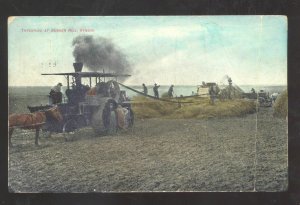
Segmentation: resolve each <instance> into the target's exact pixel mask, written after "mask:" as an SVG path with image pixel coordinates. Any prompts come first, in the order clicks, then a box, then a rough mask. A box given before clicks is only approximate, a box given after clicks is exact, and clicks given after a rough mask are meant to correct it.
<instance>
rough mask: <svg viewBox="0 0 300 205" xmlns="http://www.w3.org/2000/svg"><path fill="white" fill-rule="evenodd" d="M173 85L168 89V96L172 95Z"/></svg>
mask: <svg viewBox="0 0 300 205" xmlns="http://www.w3.org/2000/svg"><path fill="white" fill-rule="evenodd" d="M173 87H174V85H171V87H170V88H169V90H168V96H169V98H172V97H173V93H174V90H173Z"/></svg>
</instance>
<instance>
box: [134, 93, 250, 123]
mask: <svg viewBox="0 0 300 205" xmlns="http://www.w3.org/2000/svg"><path fill="white" fill-rule="evenodd" d="M174 101H175V102H176V100H175V99H174ZM182 101H184V102H192V103H190V104H181V106H180V105H179V104H180V103H171V102H163V101H158V100H154V99H149V98H145V97H143V96H138V97H135V98H133V102H132V109H133V111H134V113H135V116H136V117H137V118H142V119H143V118H168V119H189V118H197V119H204V118H212V117H233V116H242V115H245V114H249V113H254V112H255V110H256V104H255V102H253V101H246V100H241V99H234V100H228V101H222V102H221V101H217V102H216V103H215V105H211V104H210V102H209V99H208V98H197V97H195V98H186V99H182ZM179 102H180V100H179Z"/></svg>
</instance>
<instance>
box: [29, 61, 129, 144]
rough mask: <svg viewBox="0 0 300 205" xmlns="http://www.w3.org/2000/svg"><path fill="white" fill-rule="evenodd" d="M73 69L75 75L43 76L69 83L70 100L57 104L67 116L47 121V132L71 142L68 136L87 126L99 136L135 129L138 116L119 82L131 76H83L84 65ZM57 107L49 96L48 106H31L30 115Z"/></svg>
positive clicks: (78, 64)
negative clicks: (60, 78) (60, 77)
mask: <svg viewBox="0 0 300 205" xmlns="http://www.w3.org/2000/svg"><path fill="white" fill-rule="evenodd" d="M73 66H74V69H75V72H70V73H47V74H42V75H51V76H65V77H66V80H67V89H66V91H65V96H66V98H65V99H64V100H62V102H59V103H55V106H58V108H59V110H60V112H61V114H62V115H63V120H62V121H61V122H58V121H47V122H46V124H45V126H44V130H46V131H49V132H55V133H63V134H65V139H66V140H67V136H68V135H67V134H68V133H70V132H74V131H75V130H77V129H80V128H82V127H86V126H91V127H93V129H94V131H95V132H96V133H98V134H107V133H115V132H117V130H118V129H128V128H130V127H132V125H133V122H134V114H133V111H132V109H131V104H130V102H129V101H128V99H127V97H126V93H125V91H121V90H120V87H119V84H118V82H117V80H118V77H128V76H130V75H125V74H115V73H104V72H82V67H83V64H82V63H74V64H73ZM84 78H85V79H88V81H89V85H84V84H83V83H82V80H83V79H84ZM71 80H72V82H71ZM93 84H94V85H93ZM53 106H54V104H53V103H51V97H50V96H49V104H48V105H41V106H28V109H29V110H30V112H37V111H43V110H46V109H49V108H51V107H53Z"/></svg>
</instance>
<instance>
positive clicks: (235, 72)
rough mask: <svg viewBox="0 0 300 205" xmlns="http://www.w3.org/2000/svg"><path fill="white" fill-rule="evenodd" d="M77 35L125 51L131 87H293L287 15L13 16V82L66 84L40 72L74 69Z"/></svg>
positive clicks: (10, 29) (10, 35) (10, 56)
mask: <svg viewBox="0 0 300 205" xmlns="http://www.w3.org/2000/svg"><path fill="white" fill-rule="evenodd" d="M52 29H60V31H61V32H53V30H52ZM63 29H65V32H63ZM80 29H85V32H81V31H80ZM29 30H31V32H28V31H29ZM79 35H93V36H94V37H104V38H108V39H110V40H111V41H112V42H113V43H114V44H115V45H116V46H117V48H118V49H119V50H121V51H122V52H123V53H124V54H125V55H126V57H127V60H128V62H129V63H130V65H131V67H132V71H131V73H128V74H131V75H132V76H131V77H129V78H127V79H125V82H124V83H125V84H127V85H141V84H142V83H145V84H146V85H153V84H154V83H158V84H160V85H170V84H174V85H199V84H201V82H202V81H205V82H217V83H218V82H220V81H222V79H224V78H223V77H224V76H225V75H228V76H230V77H231V78H232V80H233V82H234V83H235V84H237V85H286V84H287V18H286V17H285V16H139V17H137V16H127V17H124V16H122V17H120V16H119V17H114V16H111V17H10V18H9V19H8V84H9V86H52V85H55V84H57V82H62V83H63V84H64V83H65V82H66V79H64V77H60V76H42V75H41V73H54V72H56V73H57V72H73V65H72V63H73V62H75V60H74V57H73V54H72V52H73V49H74V47H73V46H72V40H73V39H74V38H75V37H77V36H79ZM54 65H55V66H54ZM100 70H101V71H102V68H100ZM83 71H88V70H87V68H86V67H84V68H83ZM106 72H108V71H106Z"/></svg>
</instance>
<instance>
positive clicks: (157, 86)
mask: <svg viewBox="0 0 300 205" xmlns="http://www.w3.org/2000/svg"><path fill="white" fill-rule="evenodd" d="M159 87H160V85H157V84H156V83H155V84H154V87H153V92H154V97H156V98H159V95H158V88H159Z"/></svg>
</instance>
